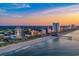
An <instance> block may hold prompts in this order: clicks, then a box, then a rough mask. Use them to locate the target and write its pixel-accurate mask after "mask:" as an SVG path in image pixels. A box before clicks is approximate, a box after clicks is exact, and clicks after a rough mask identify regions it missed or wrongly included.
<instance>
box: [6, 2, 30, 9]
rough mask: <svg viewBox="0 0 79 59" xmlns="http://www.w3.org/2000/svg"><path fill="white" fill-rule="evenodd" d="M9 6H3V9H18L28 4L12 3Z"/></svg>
mask: <svg viewBox="0 0 79 59" xmlns="http://www.w3.org/2000/svg"><path fill="white" fill-rule="evenodd" d="M10 5H11V7H10V8H7V7H5V9H19V8H30V7H31V6H30V4H27V3H12V4H9V6H10Z"/></svg>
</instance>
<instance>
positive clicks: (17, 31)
mask: <svg viewBox="0 0 79 59" xmlns="http://www.w3.org/2000/svg"><path fill="white" fill-rule="evenodd" d="M15 33H16V39H22V29H21V28H20V27H17V28H16V29H15Z"/></svg>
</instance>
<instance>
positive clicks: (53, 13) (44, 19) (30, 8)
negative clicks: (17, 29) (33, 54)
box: [0, 3, 79, 25]
mask: <svg viewBox="0 0 79 59" xmlns="http://www.w3.org/2000/svg"><path fill="white" fill-rule="evenodd" d="M53 22H59V23H60V24H61V25H70V24H75V25H79V4H77V3H0V25H52V23H53Z"/></svg>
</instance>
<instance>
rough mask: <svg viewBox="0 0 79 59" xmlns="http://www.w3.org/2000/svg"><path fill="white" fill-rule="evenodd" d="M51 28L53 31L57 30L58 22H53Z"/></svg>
mask: <svg viewBox="0 0 79 59" xmlns="http://www.w3.org/2000/svg"><path fill="white" fill-rule="evenodd" d="M52 30H53V32H59V23H53V25H52Z"/></svg>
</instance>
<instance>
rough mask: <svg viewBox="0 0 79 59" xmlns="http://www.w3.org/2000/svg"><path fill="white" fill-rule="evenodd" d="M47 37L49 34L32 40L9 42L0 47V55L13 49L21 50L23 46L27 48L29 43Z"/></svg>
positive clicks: (34, 42) (43, 39)
mask: <svg viewBox="0 0 79 59" xmlns="http://www.w3.org/2000/svg"><path fill="white" fill-rule="evenodd" d="M48 37H49V36H46V37H42V38H36V39H34V40H30V41H24V42H19V43H17V44H11V45H8V46H3V47H0V55H2V54H4V53H7V52H10V51H15V50H16V51H18V50H22V49H25V48H29V47H30V46H29V45H33V44H36V43H38V42H41V41H45V40H46V38H48ZM55 38H56V37H53V39H55Z"/></svg>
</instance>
